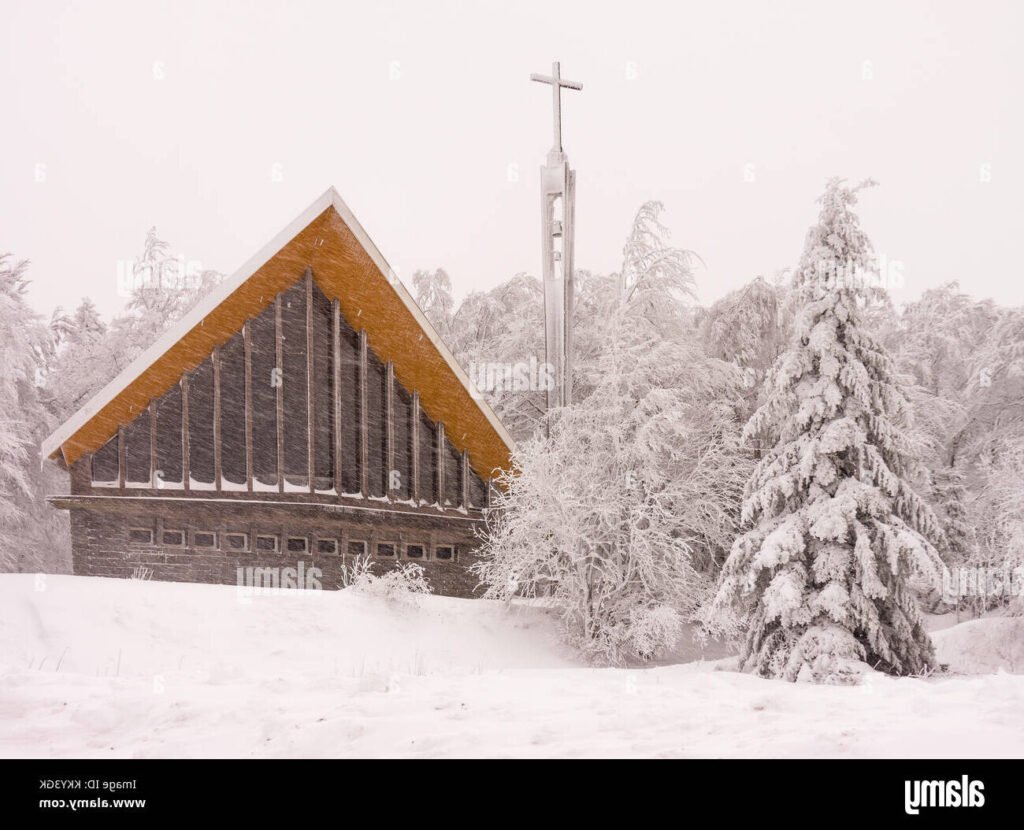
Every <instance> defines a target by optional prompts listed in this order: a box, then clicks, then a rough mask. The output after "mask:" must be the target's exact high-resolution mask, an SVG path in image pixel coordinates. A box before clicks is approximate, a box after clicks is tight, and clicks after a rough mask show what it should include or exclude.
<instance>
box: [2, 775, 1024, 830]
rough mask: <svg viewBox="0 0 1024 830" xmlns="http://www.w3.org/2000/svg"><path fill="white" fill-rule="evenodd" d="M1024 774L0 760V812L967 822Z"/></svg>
mask: <svg viewBox="0 0 1024 830" xmlns="http://www.w3.org/2000/svg"><path fill="white" fill-rule="evenodd" d="M1022 772H1024V764H1022V763H1021V762H1020V761H958V760H923V761H914V760H884V761H870V760H867V761H848V760H831V761H830V760H765V761H752V760H714V761H713V760H686V761H662V762H652V761H633V762H629V761H611V762H602V761H589V762H575V763H573V762H567V761H540V762H535V763H528V762H522V761H491V762H476V761H474V762H465V761H443V762H439V761H438V762H433V763H431V762H422V763H417V762H415V761H371V760H359V761H312V760H293V761H277V760H275V761H256V760H248V761H228V760H221V761H199V760H196V761H170V760H150V761H122V760H110V761H106V760H95V761H87V760H72V761H5V762H2V763H0V798H2V802H0V812H2V815H3V816H4V818H5V822H4V824H5V825H6V826H9V827H21V826H30V825H28V824H24V825H23V824H21V823H20V821H14V822H13V823H10V824H8V823H7V821H6V819H9V818H14V819H20V820H21V821H25V822H29V821H31V822H36V821H39V820H42V821H44V822H46V823H50V822H54V823H56V822H58V821H59V822H60V823H61V824H62V825H73V824H75V823H77V822H80V821H91V820H95V819H97V818H99V819H101V820H104V821H106V820H108V819H116V818H117V817H119V816H120V817H125V818H129V819H131V820H132V821H133V822H134V823H135V824H136V825H143V824H144V823H145V822H146V821H148V820H149V819H154V820H160V821H164V820H166V819H179V820H189V819H193V820H201V821H204V822H205V821H207V820H209V819H211V818H225V819H233V820H238V819H240V818H253V819H259V820H261V821H267V820H271V819H282V820H284V819H289V818H291V819H294V818H302V819H303V820H306V819H311V818H313V817H314V816H320V817H321V819H324V818H328V817H329V814H330V813H332V812H337V813H338V815H337V817H336V820H337V821H338V822H344V821H346V820H348V819H346V815H345V814H353V817H354V815H361V816H364V817H368V814H374V813H376V814H379V819H378V820H379V822H380V823H383V824H393V823H394V822H395V821H396V820H399V819H401V818H406V817H407V818H409V819H423V818H425V817H427V818H428V820H437V819H439V818H441V817H442V816H441V815H439V811H442V812H449V811H452V812H457V813H458V814H459V817H460V819H461V820H463V821H472V820H476V821H487V820H490V818H491V817H493V816H499V817H503V818H502V820H505V821H507V820H511V821H516V820H517V819H516V818H515V817H516V816H520V817H522V820H524V821H528V822H530V823H533V822H534V821H535V820H537V819H538V818H539V817H541V816H543V818H544V821H545V823H549V822H550V821H551V820H553V819H555V818H556V817H558V816H560V815H564V816H565V817H566V819H568V820H571V821H573V822H575V823H580V822H582V821H591V820H592V821H595V822H601V823H607V822H608V821H610V820H624V819H627V818H628V820H630V822H631V823H633V822H636V823H642V822H644V821H647V820H652V821H663V820H665V819H669V820H671V821H672V822H673V823H676V822H678V823H680V824H683V823H688V822H689V821H691V820H693V821H697V820H701V821H707V820H709V819H712V818H717V819H720V820H722V821H725V822H728V823H729V824H730V825H732V824H733V823H734V822H739V821H757V820H760V821H770V822H772V823H773V824H779V825H782V826H791V825H792V826H797V827H804V826H821V827H828V826H829V825H830V824H831V823H833V822H839V823H842V824H844V825H845V824H846V823H847V822H849V821H850V820H856V819H859V818H865V819H875V820H882V821H885V822H886V823H888V822H893V821H905V822H908V823H909V824H929V825H934V824H935V823H936V822H940V823H947V822H948V823H955V824H964V823H969V824H970V823H976V822H978V821H979V820H983V821H990V820H999V819H1011V820H1018V817H1019V815H1020V802H1019V801H1018V800H1017V799H1018V796H1019V795H1020V794H1021V793H1022V791H1024V787H1022V786H1021V773H1022ZM325 814H327V815H325ZM613 816H616V817H618V818H616V819H613V818H612V817H613ZM630 816H632V818H629V817H630ZM87 817H88V818H87ZM504 817H507V818H504Z"/></svg>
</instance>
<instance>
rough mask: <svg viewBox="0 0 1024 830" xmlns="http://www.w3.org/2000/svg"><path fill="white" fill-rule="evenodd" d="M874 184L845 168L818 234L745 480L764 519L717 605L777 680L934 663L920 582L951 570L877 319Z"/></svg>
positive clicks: (754, 430) (737, 547)
mask: <svg viewBox="0 0 1024 830" xmlns="http://www.w3.org/2000/svg"><path fill="white" fill-rule="evenodd" d="M865 184H867V183H865ZM861 187H863V185H861ZM859 190H860V187H854V188H850V187H847V186H845V185H844V184H843V183H842V182H841V181H840V180H838V179H833V180H831V181H830V182H829V183H828V186H827V188H826V190H825V193H824V195H823V197H822V199H821V205H822V207H821V213H820V217H819V221H818V224H817V225H815V226H813V227H812V228H811V229H810V231H809V233H808V236H807V241H806V245H805V248H804V253H803V256H802V258H801V261H800V264H799V267H798V269H797V272H796V273H795V275H794V290H795V291H796V292H797V298H798V300H799V303H800V306H799V311H798V315H797V319H796V323H795V329H794V334H793V338H792V341H791V343H790V345H789V348H788V349H787V350H786V352H785V353H784V354H783V355H782V356H781V357H780V358H779V360H778V361H777V362H776V363H775V365H774V366H773V367H772V369H771V371H770V373H769V375H768V378H767V381H766V383H767V393H766V394H767V398H766V401H765V403H764V404H763V405H762V406H761V407H760V408H759V409H758V410H757V412H755V414H754V415H753V417H752V418H751V419H750V421H749V422H748V424H747V426H746V429H745V435H746V436H747V437H748V438H749V439H759V440H760V441H761V442H762V447H763V449H764V451H765V452H764V456H763V457H762V459H761V460H760V462H759V463H758V464H757V467H756V469H755V470H754V473H753V475H752V476H751V478H750V480H749V482H748V483H747V487H746V491H745V498H744V502H743V512H742V520H743V522H744V523H745V524H747V525H748V526H749V530H747V532H745V533H744V534H743V535H742V536H740V537H739V538H738V539H737V540H736V542H735V544H734V545H733V548H732V552H731V554H730V556H729V559H728V561H727V562H726V565H725V567H724V569H723V573H722V580H721V584H720V586H719V591H718V594H717V596H716V598H715V601H714V602H713V603H712V604H711V607H710V608H711V610H710V614H709V616H710V618H711V619H712V620H714V621H717V622H718V623H719V624H721V623H722V622H723V621H728V620H730V619H732V620H733V621H735V622H737V623H738V624H739V626H741V627H742V628H743V629H745V638H744V642H743V647H742V650H741V655H740V660H741V665H742V667H743V668H744V669H746V670H750V671H754V672H756V673H758V674H760V675H762V676H765V677H776V678H784V679H786V680H791V681H795V680H798V679H807V680H814V681H817V682H848V681H849V680H851V679H852V678H853V677H854V676H855V675H856V673H857V672H858V671H859V668H858V664H859V663H860V662H861V661H866V662H867V663H869V664H870V665H872V666H875V667H877V668H879V669H881V670H883V671H886V672H889V673H893V674H915V673H919V672H923V671H926V670H928V669H930V668H931V667H932V666H933V665H934V651H933V647H932V643H931V640H930V638H929V636H928V634H927V632H926V631H925V629H924V627H923V625H922V623H921V618H920V614H919V611H918V607H917V603H916V600H915V597H914V593H913V591H912V589H911V580H912V578H914V577H915V576H924V577H926V578H928V579H931V580H932V581H937V578H938V569H939V567H940V562H939V559H938V554H937V552H936V550H935V547H934V546H933V543H932V541H930V539H934V538H937V537H938V536H939V530H938V526H937V521H936V519H935V517H934V515H933V513H932V512H931V510H930V509H929V508H928V506H927V505H926V504H925V503H924V502H923V501H922V500H921V499H920V498H919V497H918V495H917V494H916V493H915V492H914V490H913V489H912V488H911V486H910V485H909V483H908V477H909V472H910V470H911V466H912V464H911V458H910V442H909V440H908V438H907V436H906V434H905V432H904V429H905V426H906V423H907V418H908V415H909V404H908V401H907V399H906V396H905V394H904V391H903V390H902V389H901V388H900V386H899V385H898V384H897V383H896V382H895V379H894V365H893V361H892V358H891V357H890V356H889V354H888V353H887V352H886V350H885V349H884V348H883V347H882V346H881V344H880V343H879V342H878V341H877V340H876V339H875V338H874V337H873V336H872V335H871V334H869V333H868V332H867V331H866V330H865V328H864V326H863V325H862V316H863V309H864V306H865V304H866V303H869V302H871V301H872V299H873V297H874V296H875V295H876V294H877V293H878V291H879V290H880V289H878V288H876V287H873V286H874V285H875V283H876V281H875V280H873V279H871V274H872V257H871V246H870V242H869V240H868V238H867V236H866V235H865V233H864V232H863V231H862V229H861V227H860V223H859V220H858V218H857V216H856V214H855V213H854V211H853V207H854V205H855V204H856V201H857V193H858V191H859ZM733 615H734V616H733Z"/></svg>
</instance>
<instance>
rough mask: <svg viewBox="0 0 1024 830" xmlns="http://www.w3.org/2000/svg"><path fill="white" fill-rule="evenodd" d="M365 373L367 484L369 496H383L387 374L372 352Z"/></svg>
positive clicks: (384, 493)
mask: <svg viewBox="0 0 1024 830" xmlns="http://www.w3.org/2000/svg"><path fill="white" fill-rule="evenodd" d="M366 368H367V372H366V376H367V377H366V426H367V433H368V435H367V443H368V444H369V453H368V460H367V464H368V465H369V484H370V495H371V496H384V495H387V494H386V492H385V489H384V488H385V481H386V479H385V471H384V467H385V466H386V463H387V461H386V459H385V455H384V445H385V440H386V435H387V433H386V428H385V412H384V394H385V392H384V390H385V385H386V379H387V372H386V371H385V368H384V364H383V363H381V362H380V361H379V360H378V359H377V355H375V354H374V353H373V352H372V351H371V352H370V354H369V355H368V357H367V367H366Z"/></svg>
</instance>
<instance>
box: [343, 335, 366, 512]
mask: <svg viewBox="0 0 1024 830" xmlns="http://www.w3.org/2000/svg"><path fill="white" fill-rule="evenodd" d="M340 346H341V489H342V490H343V491H345V492H346V493H358V492H359V487H360V476H361V473H362V471H361V469H360V461H361V456H360V452H359V336H358V335H357V334H356V333H355V331H353V330H352V327H351V326H349V324H348V322H347V321H346V320H345V318H344V317H342V319H341V343H340Z"/></svg>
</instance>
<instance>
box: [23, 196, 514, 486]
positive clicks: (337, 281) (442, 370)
mask: <svg viewBox="0 0 1024 830" xmlns="http://www.w3.org/2000/svg"><path fill="white" fill-rule="evenodd" d="M307 267H309V268H312V271H313V277H314V279H315V280H316V282H317V285H318V286H319V287H320V290H321V291H323V293H324V294H325V295H326V296H327V297H328V298H329V299H332V300H333V299H337V300H338V305H339V307H340V309H341V313H342V314H343V315H344V317H345V319H346V320H347V321H348V323H349V325H350V326H352V328H353V329H355V330H356V331H359V329H366V335H367V339H368V341H369V344H370V346H371V348H372V349H373V350H374V351H375V352H376V353H377V356H378V357H379V358H380V359H381V360H383V361H389V360H390V361H391V362H392V363H393V364H394V369H395V377H397V378H398V380H399V381H400V382H401V383H402V384H403V385H404V386H405V388H406V389H408V390H410V391H418V392H419V393H420V405H421V407H422V408H423V410H424V411H425V412H426V413H427V415H429V416H430V418H431V419H433V420H434V421H443V422H444V425H445V434H446V436H447V437H448V439H449V440H450V441H451V443H452V445H453V446H454V447H455V448H456V449H458V450H460V451H461V450H468V451H469V458H470V463H471V464H472V466H473V469H474V470H475V471H476V473H477V474H478V475H479V476H480V477H481V478H483V479H484V480H485V481H486V480H487V478H489V477H490V476H491V474H492V473H493V471H494V470H496V469H507V468H508V466H509V456H510V455H511V452H512V449H513V447H514V443H513V441H512V438H511V436H510V435H509V434H508V432H507V430H506V429H505V427H504V425H503V424H502V423H501V421H499V420H498V417H497V416H496V415H495V414H494V412H493V410H491V408H490V407H489V406H488V405H487V403H486V401H483V400H481V399H480V397H479V395H477V394H475V393H474V392H473V390H472V386H471V384H470V381H469V378H468V377H467V376H466V373H465V372H464V371H463V370H462V368H461V367H460V366H459V365H458V363H456V361H455V358H454V357H453V356H452V354H451V352H450V351H449V350H448V347H447V346H446V345H445V344H444V343H443V342H442V341H441V339H440V337H439V336H438V334H437V332H436V331H435V330H434V327H433V326H432V325H431V324H430V321H428V320H427V318H426V317H425V316H424V314H423V312H422V311H421V310H420V308H419V306H417V305H416V302H415V301H414V300H413V298H412V296H411V295H410V294H409V292H408V291H406V289H405V286H403V285H402V283H401V281H400V280H399V279H398V277H397V275H396V274H395V272H394V271H393V270H392V268H391V266H390V265H388V263H387V261H386V260H385V259H384V257H383V256H382V255H381V253H380V251H379V250H378V249H377V247H376V245H374V244H373V241H372V240H371V239H370V237H369V236H368V235H367V234H366V231H365V230H363V228H362V226H361V225H360V224H359V222H358V221H357V220H356V218H355V216H353V214H352V212H351V211H350V210H349V209H348V206H347V205H346V204H345V203H344V201H343V200H342V199H341V196H339V195H338V193H337V191H336V190H335V189H334V188H333V187H332V188H330V189H329V190H328V191H327V192H326V193H324V194H323V196H321V197H320V198H319V199H317V200H316V201H315V202H314V203H313V204H312V205H310V206H309V207H308V208H307V209H306V210H305V211H303V213H302V214H301V215H300V216H299V217H298V218H297V219H296V220H295V221H294V222H292V223H291V224H290V225H289V226H288V227H287V228H285V229H284V230H283V231H282V232H281V233H280V234H278V236H277V237H275V238H274V239H273V240H272V241H271V242H270V243H269V244H268V245H266V246H265V247H264V248H263V250H262V251H260V252H259V253H258V254H257V255H256V256H254V257H253V258H252V259H250V260H249V261H248V262H247V263H246V264H245V265H243V266H242V267H241V268H240V269H239V270H238V271H237V272H236V273H235V274H234V275H233V276H232V277H230V278H229V279H227V280H225V281H224V282H223V283H221V284H220V285H218V286H217V287H216V288H215V289H214V291H213V292H212V293H211V294H210V295H208V296H207V297H205V298H204V299H203V300H202V301H201V302H200V303H199V305H198V306H197V307H196V308H195V309H193V310H192V311H191V312H190V313H189V314H187V315H186V316H185V317H183V318H182V319H181V320H179V321H178V322H177V323H176V324H175V325H174V326H173V327H172V328H171V329H170V330H169V331H167V332H166V333H165V334H164V335H163V336H161V338H160V339H159V340H158V341H157V342H156V343H154V344H153V346H151V347H150V348H149V349H147V350H146V351H145V352H143V354H141V355H140V356H139V357H138V358H137V359H136V360H135V361H134V362H132V363H131V364H130V365H129V366H128V367H127V368H126V369H125V370H124V371H122V372H121V374H119V375H118V376H117V377H116V378H114V380H112V381H111V382H110V383H109V384H107V386H105V387H104V388H103V389H102V390H100V392H98V393H97V394H96V395H95V396H94V397H93V398H92V399H91V400H90V401H89V402H88V403H87V404H86V405H85V406H83V407H82V408H81V409H80V410H79V411H78V412H76V413H75V414H74V415H73V416H72V417H71V418H69V419H68V420H67V421H66V422H65V423H64V424H63V425H62V426H61V427H60V428H59V429H57V430H56V431H55V432H54V433H53V435H51V436H50V437H49V438H47V439H46V441H44V442H43V456H44V457H47V458H54V457H56V456H57V454H58V453H60V454H62V455H63V457H64V461H65V463H67V464H69V465H70V464H73V463H74V462H75V461H76V460H77V459H78V458H80V457H81V456H82V455H84V454H86V453H90V452H95V451H96V450H97V449H99V448H100V447H102V446H103V444H105V443H106V442H107V441H108V440H109V439H110V438H111V437H113V436H114V435H115V434H116V433H117V430H118V428H119V427H121V426H124V425H126V424H128V423H129V422H131V421H132V420H134V418H135V417H136V416H137V415H138V414H139V413H140V412H141V411H142V410H143V409H145V407H146V406H148V405H149V402H150V401H152V400H154V399H156V398H158V397H160V396H161V395H163V394H164V392H166V391H167V390H168V389H170V388H171V387H172V386H173V385H174V384H175V383H177V381H178V378H179V377H180V376H181V374H182V373H183V372H186V371H189V370H191V369H194V368H195V367H196V366H198V365H199V364H200V363H201V362H202V361H203V360H205V359H206V358H207V357H208V356H209V355H210V354H211V353H212V351H213V349H214V347H216V346H219V345H222V344H224V343H226V342H227V341H228V340H229V339H231V337H232V336H233V335H234V334H236V333H237V332H238V331H239V330H240V329H241V328H242V325H243V324H244V323H245V321H246V320H248V319H249V318H251V317H255V316H256V315H257V314H259V313H260V312H261V311H263V310H264V309H265V308H267V306H269V305H270V304H271V303H272V302H273V301H274V297H275V296H276V295H277V294H278V293H280V292H281V291H283V290H285V289H286V288H288V287H289V286H290V285H292V284H293V283H294V282H296V281H297V280H299V279H301V278H302V276H303V274H304V273H305V271H306V268H307Z"/></svg>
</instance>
